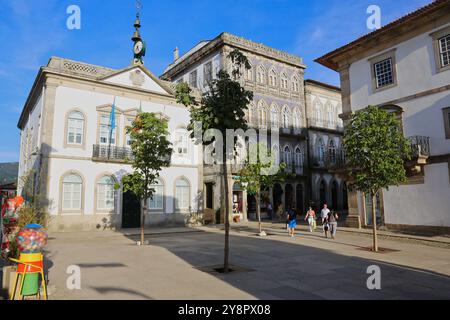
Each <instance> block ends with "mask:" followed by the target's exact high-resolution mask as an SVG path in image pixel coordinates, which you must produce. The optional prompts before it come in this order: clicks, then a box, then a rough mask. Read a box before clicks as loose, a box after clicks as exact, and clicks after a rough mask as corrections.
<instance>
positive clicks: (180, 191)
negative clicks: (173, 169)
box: [174, 178, 191, 212]
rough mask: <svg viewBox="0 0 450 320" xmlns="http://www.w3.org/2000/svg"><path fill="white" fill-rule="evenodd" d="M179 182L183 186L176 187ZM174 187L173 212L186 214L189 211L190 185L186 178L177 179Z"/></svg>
mask: <svg viewBox="0 0 450 320" xmlns="http://www.w3.org/2000/svg"><path fill="white" fill-rule="evenodd" d="M180 182H184V183H185V185H183V186H181V185H178V184H179V183H180ZM174 187H175V199H174V200H175V210H176V211H177V212H188V211H189V210H190V209H191V184H190V183H189V181H188V180H187V179H186V178H179V179H177V180H176V181H175V186H174ZM180 198H181V199H180ZM180 204H181V205H180Z"/></svg>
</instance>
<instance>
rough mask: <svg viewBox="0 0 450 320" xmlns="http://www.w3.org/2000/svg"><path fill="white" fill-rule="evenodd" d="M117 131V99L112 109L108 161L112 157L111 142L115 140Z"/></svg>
mask: <svg viewBox="0 0 450 320" xmlns="http://www.w3.org/2000/svg"><path fill="white" fill-rule="evenodd" d="M115 129H116V97H114V102H113V104H112V107H111V115H110V117H109V146H108V159H109V158H110V156H111V140H112V138H113V132H114V130H115Z"/></svg>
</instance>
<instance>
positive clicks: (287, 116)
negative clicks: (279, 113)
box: [283, 106, 291, 129]
mask: <svg viewBox="0 0 450 320" xmlns="http://www.w3.org/2000/svg"><path fill="white" fill-rule="evenodd" d="M283 128H285V129H290V128H291V111H290V110H289V107H287V106H285V107H284V108H283Z"/></svg>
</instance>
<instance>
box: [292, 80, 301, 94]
mask: <svg viewBox="0 0 450 320" xmlns="http://www.w3.org/2000/svg"><path fill="white" fill-rule="evenodd" d="M292 91H294V92H299V91H300V87H299V82H298V79H297V77H293V78H292Z"/></svg>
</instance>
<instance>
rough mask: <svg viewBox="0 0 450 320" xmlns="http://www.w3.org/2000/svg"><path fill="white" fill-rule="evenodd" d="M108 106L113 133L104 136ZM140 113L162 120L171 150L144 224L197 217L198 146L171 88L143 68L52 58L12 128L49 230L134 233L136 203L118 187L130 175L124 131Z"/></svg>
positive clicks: (107, 127)
mask: <svg viewBox="0 0 450 320" xmlns="http://www.w3.org/2000/svg"><path fill="white" fill-rule="evenodd" d="M113 103H114V105H115V107H116V108H115V114H116V128H115V130H114V132H113V133H112V135H111V136H110V114H111V109H112V105H113ZM140 111H142V112H152V113H155V114H157V115H159V116H161V118H162V119H164V120H166V121H167V122H168V127H169V133H170V137H169V138H170V140H171V142H172V144H173V145H172V147H173V149H174V153H173V156H172V159H171V166H170V167H169V168H163V170H162V172H161V173H160V178H159V180H158V183H157V184H155V185H154V186H153V187H154V189H155V191H156V192H155V195H154V197H153V199H152V200H150V201H149V204H148V207H149V212H147V217H146V222H147V223H148V224H149V225H155V224H156V225H160V224H163V225H170V224H186V223H189V222H190V221H192V219H193V217H196V214H197V213H198V212H199V210H200V206H201V204H200V201H199V192H201V190H200V189H199V188H200V186H202V182H201V179H202V174H199V173H200V172H201V170H202V167H201V163H202V161H201V159H202V155H201V148H199V147H198V146H195V145H194V143H193V142H192V140H191V139H190V137H189V133H188V132H187V130H186V127H187V125H188V123H189V120H190V117H189V110H188V109H186V108H185V107H184V106H183V105H179V104H177V103H176V100H175V98H174V95H173V91H172V88H171V87H170V84H167V83H164V82H163V81H161V80H159V79H158V78H156V77H155V76H153V75H152V74H151V72H150V71H149V70H147V69H146V68H145V67H144V66H143V65H132V66H130V67H128V68H125V69H123V70H112V69H108V68H103V67H99V66H94V65H89V64H85V63H81V62H76V61H71V60H67V59H62V58H55V57H54V58H51V59H50V61H49V63H48V65H47V66H46V67H43V68H41V70H40V72H39V74H38V76H37V78H36V81H35V83H34V85H33V89H32V90H31V93H30V95H29V98H28V100H27V103H26V105H25V107H24V110H23V113H22V115H21V117H20V120H19V124H18V126H19V128H20V130H21V155H20V168H19V176H20V177H24V176H27V175H29V174H30V172H32V173H31V175H32V176H33V180H34V181H35V183H34V185H36V190H35V192H36V194H38V195H39V197H40V198H41V199H43V201H44V203H45V206H46V208H47V210H48V212H49V213H50V215H51V222H50V225H51V229H53V230H59V231H69V230H95V229H105V228H115V229H119V228H133V227H139V225H140V220H139V203H138V202H136V199H135V197H133V195H130V194H124V193H123V192H122V189H121V188H120V189H118V190H117V187H118V185H120V182H121V179H122V177H123V176H124V175H126V174H128V173H131V172H132V168H131V166H130V165H129V164H128V163H127V160H128V159H129V158H130V157H131V150H130V138H129V136H127V134H126V127H127V126H130V125H131V123H132V122H133V120H134V119H135V118H136V116H137V114H138V112H140ZM20 191H21V190H20V186H19V192H20Z"/></svg>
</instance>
